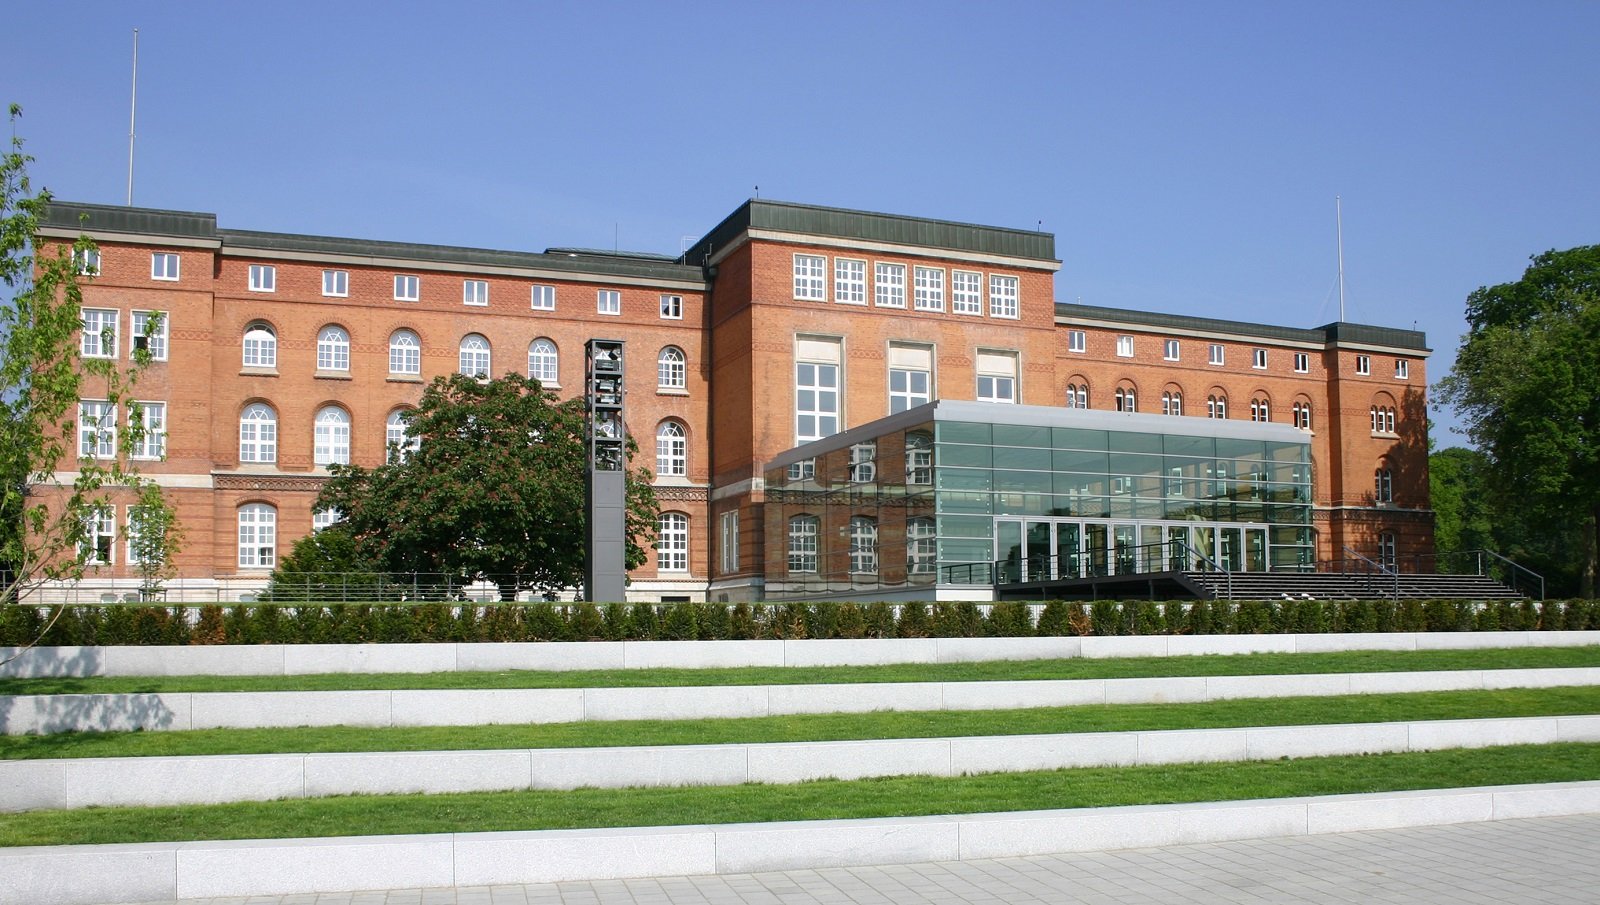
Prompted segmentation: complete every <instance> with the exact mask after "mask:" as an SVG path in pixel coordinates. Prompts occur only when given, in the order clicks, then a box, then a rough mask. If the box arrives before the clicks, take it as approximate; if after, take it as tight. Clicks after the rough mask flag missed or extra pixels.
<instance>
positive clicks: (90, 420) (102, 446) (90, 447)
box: [78, 399, 117, 459]
mask: <svg viewBox="0 0 1600 905" xmlns="http://www.w3.org/2000/svg"><path fill="white" fill-rule="evenodd" d="M116 457H117V410H116V408H115V407H114V406H112V404H111V403H110V402H108V401H105V400H101V399H80V400H78V458H80V459H115V458H116Z"/></svg>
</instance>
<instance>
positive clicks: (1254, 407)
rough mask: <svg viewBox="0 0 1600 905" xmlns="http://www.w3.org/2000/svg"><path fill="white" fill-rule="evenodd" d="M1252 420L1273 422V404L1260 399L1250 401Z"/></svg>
mask: <svg viewBox="0 0 1600 905" xmlns="http://www.w3.org/2000/svg"><path fill="white" fill-rule="evenodd" d="M1250 420H1251V421H1271V420H1272V409H1271V403H1269V402H1268V401H1267V400H1265V399H1259V398H1257V399H1252V400H1250Z"/></svg>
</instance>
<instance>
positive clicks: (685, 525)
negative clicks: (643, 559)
mask: <svg viewBox="0 0 1600 905" xmlns="http://www.w3.org/2000/svg"><path fill="white" fill-rule="evenodd" d="M656 571H658V572H687V571H689V517H688V516H687V515H684V514H683V513H681V512H663V513H661V521H660V522H659V523H658V526H657V530H656Z"/></svg>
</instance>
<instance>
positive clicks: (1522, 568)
mask: <svg viewBox="0 0 1600 905" xmlns="http://www.w3.org/2000/svg"><path fill="white" fill-rule="evenodd" d="M1478 552H1479V553H1487V554H1489V555H1490V556H1493V557H1494V558H1495V559H1498V560H1500V561H1501V562H1503V563H1505V564H1506V565H1508V566H1510V567H1511V568H1513V569H1516V570H1517V571H1518V572H1526V573H1528V574H1529V575H1532V576H1533V577H1534V578H1537V579H1539V599H1540V600H1543V599H1544V576H1543V575H1540V574H1539V573H1538V572H1535V571H1533V570H1532V569H1530V568H1528V567H1527V566H1524V565H1520V564H1518V563H1515V562H1513V561H1511V560H1510V559H1507V558H1506V557H1504V556H1501V555H1500V554H1498V553H1496V552H1494V551H1493V550H1479V551H1478ZM1480 562H1481V561H1480ZM1478 574H1479V575H1486V574H1488V573H1486V572H1485V571H1484V570H1483V566H1482V565H1481V564H1480V565H1479V566H1478Z"/></svg>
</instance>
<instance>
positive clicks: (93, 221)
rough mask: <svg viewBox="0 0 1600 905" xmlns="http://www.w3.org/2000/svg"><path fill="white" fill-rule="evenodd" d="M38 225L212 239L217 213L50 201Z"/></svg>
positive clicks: (215, 234)
mask: <svg viewBox="0 0 1600 905" xmlns="http://www.w3.org/2000/svg"><path fill="white" fill-rule="evenodd" d="M39 225H40V226H45V227H53V228H56V229H66V230H82V231H84V232H91V231H92V232H108V233H133V234H138V235H146V236H179V237H182V238H185V239H215V238H216V237H217V215H216V214H203V213H198V212H196V211H162V210H154V209H151V208H147V207H112V206H110V205H106V204H82V203H79V202H74V201H52V202H50V209H49V210H48V211H46V212H45V217H44V222H42V223H40V224H39Z"/></svg>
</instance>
